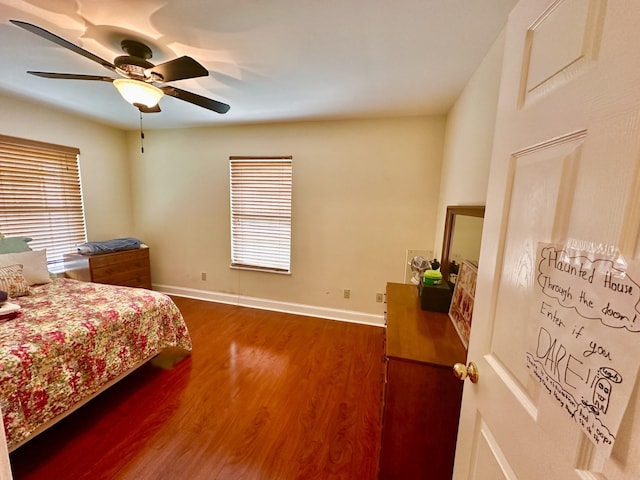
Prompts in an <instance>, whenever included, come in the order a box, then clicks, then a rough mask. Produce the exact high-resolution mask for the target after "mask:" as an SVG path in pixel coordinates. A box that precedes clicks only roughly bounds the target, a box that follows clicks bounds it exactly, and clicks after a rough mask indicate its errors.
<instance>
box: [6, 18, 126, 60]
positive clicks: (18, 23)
mask: <svg viewBox="0 0 640 480" xmlns="http://www.w3.org/2000/svg"><path fill="white" fill-rule="evenodd" d="M9 21H10V22H11V23H13V24H14V25H16V26H18V27H21V28H24V29H25V30H27V31H29V32H31V33H35V34H36V35H38V36H39V37H42V38H44V39H45V40H49V41H50V42H53V43H55V44H57V45H60V46H61V47H64V48H67V49H69V50H71V51H72V52H75V53H77V54H79V55H82V56H83V57H86V58H88V59H89V60H93V61H94V62H97V63H99V64H100V65H102V66H103V67H105V68H108V69H109V70H111V71H114V72H115V70H116V67H115V65H113V64H112V63H111V62H108V61H106V60H105V59H103V58H100V57H98V56H97V55H94V54H93V53H91V52H89V51H87V50H85V49H84V48H81V47H79V46H77V45H74V44H73V43H71V42H69V41H67V40H65V39H64V38H62V37H59V36H58V35H55V34H53V33H51V32H49V31H47V30H45V29H44V28H41V27H38V26H36V25H32V24H31V23H27V22H21V21H20V20H9Z"/></svg>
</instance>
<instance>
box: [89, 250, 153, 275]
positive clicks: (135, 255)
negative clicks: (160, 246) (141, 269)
mask: <svg viewBox="0 0 640 480" xmlns="http://www.w3.org/2000/svg"><path fill="white" fill-rule="evenodd" d="M89 262H90V263H91V268H92V269H94V270H95V269H98V268H104V267H110V266H116V265H118V266H119V268H122V265H121V264H123V263H124V264H131V263H132V262H147V263H148V262H149V249H148V248H140V249H137V250H125V251H123V252H115V253H105V254H103V255H92V256H89Z"/></svg>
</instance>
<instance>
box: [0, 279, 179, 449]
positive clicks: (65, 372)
mask: <svg viewBox="0 0 640 480" xmlns="http://www.w3.org/2000/svg"><path fill="white" fill-rule="evenodd" d="M10 301H11V302H12V303H15V304H18V305H19V306H20V307H21V309H20V312H19V314H18V315H17V317H16V318H13V319H10V320H6V321H3V322H1V323H0V409H1V411H2V414H3V420H4V427H5V431H6V437H7V444H8V448H9V451H12V450H15V449H16V448H17V447H19V446H20V445H22V444H23V443H24V442H26V441H28V440H29V439H30V438H32V437H33V436H35V435H37V434H38V433H40V432H41V431H43V430H44V429H46V428H48V427H49V426H51V425H52V424H53V423H55V422H56V421H58V420H59V419H61V418H63V417H64V416H66V415H68V414H69V413H70V412H71V411H73V410H75V409H76V408H78V407H79V406H81V405H82V404H84V403H86V402H87V401H88V400H89V399H91V398H93V397H94V396H96V395H97V394H98V393H100V392H101V391H103V390H104V389H105V388H108V387H109V386H110V385H112V384H113V383H115V382H117V381H118V380H119V379H121V378H123V377H124V376H125V375H127V374H128V373H130V372H131V371H133V370H135V369H136V368H138V367H139V366H140V365H142V364H144V363H145V362H147V361H149V360H150V359H152V358H154V357H156V355H157V354H159V353H160V352H163V351H167V350H172V351H175V352H182V356H186V355H188V352H190V350H191V338H190V336H189V332H188V330H187V326H186V324H185V322H184V319H183V317H182V314H181V313H180V311H179V310H178V308H177V307H176V305H175V304H174V303H173V301H172V300H171V299H170V298H169V297H168V296H166V295H164V294H161V293H158V292H153V291H151V290H144V289H138V288H128V287H118V286H113V285H102V284H97V283H89V282H81V281H77V280H71V279H66V278H56V279H54V280H53V281H51V282H50V283H45V284H42V285H32V286H30V287H29V292H28V295H24V296H18V297H15V298H11V299H10Z"/></svg>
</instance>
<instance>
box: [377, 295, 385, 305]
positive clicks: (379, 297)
mask: <svg viewBox="0 0 640 480" xmlns="http://www.w3.org/2000/svg"><path fill="white" fill-rule="evenodd" d="M383 301H384V295H383V294H382V293H376V302H378V303H382V302H383Z"/></svg>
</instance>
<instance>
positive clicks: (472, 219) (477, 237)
mask: <svg viewBox="0 0 640 480" xmlns="http://www.w3.org/2000/svg"><path fill="white" fill-rule="evenodd" d="M483 222H484V205H467V206H448V207H447V216H446V219H445V224H444V237H443V239H442V259H441V261H440V271H441V272H442V278H444V279H446V280H447V281H448V282H449V284H450V285H451V286H452V287H453V283H454V282H452V281H451V280H450V276H449V275H450V273H452V270H453V273H455V271H456V268H457V267H455V266H454V267H453V268H451V267H452V263H451V262H452V261H455V263H456V265H460V263H461V262H462V260H470V261H471V262H473V263H475V265H476V266H477V265H478V258H479V256H480V242H481V240H482V224H483Z"/></svg>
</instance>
